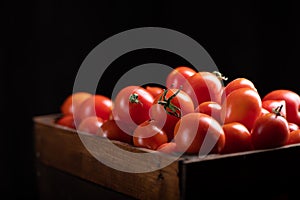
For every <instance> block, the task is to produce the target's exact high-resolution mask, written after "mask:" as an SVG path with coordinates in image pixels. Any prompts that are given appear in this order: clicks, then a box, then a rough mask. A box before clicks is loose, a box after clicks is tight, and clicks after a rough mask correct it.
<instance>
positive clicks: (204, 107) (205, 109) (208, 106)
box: [195, 101, 222, 123]
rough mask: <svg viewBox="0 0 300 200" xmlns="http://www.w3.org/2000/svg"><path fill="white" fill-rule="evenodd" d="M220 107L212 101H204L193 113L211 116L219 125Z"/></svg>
mask: <svg viewBox="0 0 300 200" xmlns="http://www.w3.org/2000/svg"><path fill="white" fill-rule="evenodd" d="M221 109H222V107H221V105H220V104H218V103H217V102H214V101H205V102H203V103H201V104H200V105H199V106H197V107H196V109H195V112H200V113H204V114H207V115H209V116H212V117H213V118H215V119H216V120H217V121H218V122H219V123H222V121H221Z"/></svg>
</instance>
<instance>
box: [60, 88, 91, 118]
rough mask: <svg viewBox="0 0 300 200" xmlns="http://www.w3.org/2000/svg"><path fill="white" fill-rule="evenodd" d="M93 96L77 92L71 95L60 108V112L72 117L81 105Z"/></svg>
mask: <svg viewBox="0 0 300 200" xmlns="http://www.w3.org/2000/svg"><path fill="white" fill-rule="evenodd" d="M91 96H92V94H90V93H88V92H76V93H73V94H71V95H69V96H68V97H67V98H66V99H65V100H64V101H63V103H62V105H61V106H60V111H61V113H62V114H63V115H71V114H74V112H75V110H77V109H78V108H79V106H80V104H81V103H82V102H83V101H84V100H86V99H87V98H89V97H91Z"/></svg>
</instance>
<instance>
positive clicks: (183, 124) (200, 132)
mask: <svg viewBox="0 0 300 200" xmlns="http://www.w3.org/2000/svg"><path fill="white" fill-rule="evenodd" d="M174 142H175V143H176V148H177V150H178V151H179V152H184V153H187V154H201V155H202V154H204V155H207V154H210V153H220V152H221V151H222V149H223V148H224V146H225V134H224V131H223V129H222V126H221V125H220V123H219V122H218V121H217V120H215V119H214V118H213V117H211V116H209V115H206V114H203V113H189V114H187V115H185V116H183V117H182V118H181V119H180V120H179V121H178V122H177V124H176V126H175V129H174Z"/></svg>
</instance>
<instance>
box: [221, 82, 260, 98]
mask: <svg viewBox="0 0 300 200" xmlns="http://www.w3.org/2000/svg"><path fill="white" fill-rule="evenodd" d="M240 88H250V89H253V90H254V91H257V89H256V87H255V85H254V83H253V82H252V81H250V80H249V79H247V78H244V77H239V78H235V79H233V80H232V81H230V82H229V83H227V84H226V86H225V87H224V90H223V91H222V102H224V100H225V99H226V97H227V96H228V95H229V94H230V93H231V92H232V91H234V90H236V89H240Z"/></svg>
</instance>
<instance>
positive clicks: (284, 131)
mask: <svg viewBox="0 0 300 200" xmlns="http://www.w3.org/2000/svg"><path fill="white" fill-rule="evenodd" d="M289 133H290V131H289V126H288V122H287V120H286V118H285V117H283V116H281V115H280V107H279V108H277V109H276V110H274V112H271V113H268V114H265V115H262V116H260V117H258V118H257V120H256V121H255V123H254V125H253V130H252V132H251V140H252V144H253V147H254V149H266V148H275V147H280V146H283V145H285V144H286V142H287V140H288V137H289Z"/></svg>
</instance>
